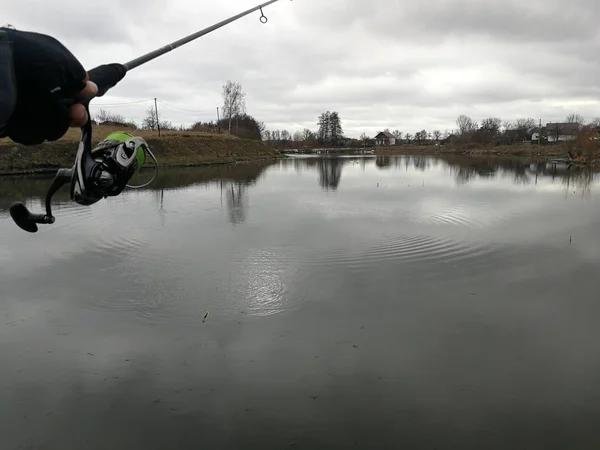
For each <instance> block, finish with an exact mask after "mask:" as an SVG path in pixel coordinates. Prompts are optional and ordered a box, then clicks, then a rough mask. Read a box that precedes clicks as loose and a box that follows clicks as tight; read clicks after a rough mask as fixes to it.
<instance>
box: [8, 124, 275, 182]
mask: <svg viewBox="0 0 600 450" xmlns="http://www.w3.org/2000/svg"><path fill="white" fill-rule="evenodd" d="M123 130H124V129H123V128H115V127H110V126H95V127H94V130H93V136H94V143H97V142H98V141H100V140H101V139H103V138H104V137H106V136H107V135H108V134H109V133H111V132H114V131H123ZM124 131H128V132H130V133H131V134H133V135H137V136H142V137H143V138H144V139H146V141H147V142H148V145H149V147H150V149H151V150H152V152H153V153H154V154H155V155H156V158H157V159H158V162H159V165H160V166H161V167H185V166H199V165H208V164H226V163H235V162H250V161H260V160H267V159H275V158H280V157H282V155H281V154H280V153H279V152H277V151H275V150H272V149H270V148H269V147H267V146H266V145H264V144H263V143H262V142H259V141H252V140H246V139H238V138H236V137H235V136H231V135H228V134H210V133H195V132H175V131H172V132H166V133H165V132H163V133H161V136H160V137H159V136H158V133H157V132H153V131H142V130H137V131H133V130H126V129H125V130H124ZM78 143H79V130H77V129H73V130H69V132H68V133H67V134H66V135H65V136H63V138H61V139H60V140H58V141H55V142H46V143H44V144H40V145H35V146H30V147H29V146H22V145H18V144H15V143H14V142H12V141H10V140H9V139H0V175H6V174H18V173H43V172H53V171H55V170H56V169H58V168H60V167H70V166H71V165H72V164H73V160H74V158H75V154H76V152H77V146H78ZM151 166H152V163H149V167H151Z"/></svg>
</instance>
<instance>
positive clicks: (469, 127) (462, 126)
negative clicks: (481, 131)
mask: <svg viewBox="0 0 600 450" xmlns="http://www.w3.org/2000/svg"><path fill="white" fill-rule="evenodd" d="M456 126H458V132H459V133H460V134H461V135H465V134H468V133H473V132H474V131H475V130H477V122H475V121H474V120H473V119H471V118H470V117H469V116H465V115H464V114H461V115H460V116H458V117H457V118H456Z"/></svg>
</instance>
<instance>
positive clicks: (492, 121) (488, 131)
mask: <svg viewBox="0 0 600 450" xmlns="http://www.w3.org/2000/svg"><path fill="white" fill-rule="evenodd" d="M501 125H502V119H500V118H499V117H488V118H486V119H483V120H482V121H481V127H480V128H479V131H480V135H481V140H482V141H483V144H487V143H489V142H491V141H492V140H493V139H494V138H495V137H496V136H497V135H498V133H499V132H500V126H501Z"/></svg>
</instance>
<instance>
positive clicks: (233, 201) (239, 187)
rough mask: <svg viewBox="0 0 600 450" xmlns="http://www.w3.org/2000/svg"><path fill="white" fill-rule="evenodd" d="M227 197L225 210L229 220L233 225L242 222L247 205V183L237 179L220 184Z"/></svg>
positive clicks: (244, 218)
mask: <svg viewBox="0 0 600 450" xmlns="http://www.w3.org/2000/svg"><path fill="white" fill-rule="evenodd" d="M221 189H223V190H224V191H225V196H226V198H227V211H228V212H229V221H230V222H231V223H233V224H235V225H237V224H240V223H243V222H244V220H246V210H247V207H248V191H247V190H248V184H246V183H244V182H239V181H233V182H229V183H227V184H226V185H224V186H223V185H221Z"/></svg>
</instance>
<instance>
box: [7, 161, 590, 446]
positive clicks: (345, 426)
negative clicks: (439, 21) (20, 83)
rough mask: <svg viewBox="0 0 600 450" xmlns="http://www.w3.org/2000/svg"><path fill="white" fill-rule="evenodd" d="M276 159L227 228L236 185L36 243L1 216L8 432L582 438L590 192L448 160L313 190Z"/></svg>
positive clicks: (202, 187)
mask: <svg viewBox="0 0 600 450" xmlns="http://www.w3.org/2000/svg"><path fill="white" fill-rule="evenodd" d="M286 164H287V163H286ZM279 165H280V164H279V163H278V164H275V165H273V166H272V167H270V168H268V169H267V170H266V172H265V176H264V177H263V178H262V179H261V180H260V181H259V182H258V183H257V184H256V185H251V186H247V187H244V189H243V191H244V195H243V196H241V197H239V198H240V204H238V205H235V207H236V208H242V209H243V210H244V214H243V215H240V216H235V217H232V215H231V214H230V211H229V208H231V207H232V206H234V205H233V204H232V203H231V202H228V201H227V197H226V193H227V191H228V188H230V187H231V185H229V184H227V183H225V188H224V189H223V191H221V187H220V184H219V183H211V184H199V185H194V186H192V187H188V188H185V189H174V190H168V189H167V190H164V191H163V193H162V194H163V195H162V198H161V195H158V194H157V193H156V192H153V191H151V190H142V191H134V192H128V193H126V194H124V195H122V196H120V197H117V198H113V199H108V200H105V201H102V202H100V203H98V204H97V205H94V206H92V207H89V208H85V209H82V208H80V207H77V206H75V207H70V208H67V207H65V208H61V209H60V210H58V209H57V222H56V223H55V224H54V225H53V226H46V227H40V231H39V233H37V234H34V235H32V234H27V233H25V232H23V231H21V230H20V229H18V228H17V227H16V226H15V225H14V224H13V223H12V222H11V221H10V218H7V217H6V216H2V217H0V233H1V234H2V241H1V243H0V263H1V265H0V286H2V295H1V297H2V302H0V318H1V319H2V320H3V321H2V322H0V325H2V326H0V356H2V358H3V361H4V364H3V365H1V366H0V380H2V383H3V384H4V386H5V387H7V389H0V402H2V404H4V405H9V407H8V408H5V409H7V411H10V413H9V414H7V417H6V418H4V419H5V420H4V421H3V423H4V424H6V425H5V426H6V430H8V431H11V430H12V432H10V433H8V434H9V435H10V436H11V437H10V438H9V439H12V441H9V442H18V443H19V444H21V443H23V441H24V440H26V438H25V437H28V436H30V435H32V434H35V433H36V432H37V437H38V438H39V440H40V442H42V441H43V437H44V436H48V434H45V433H49V434H51V435H53V436H61V435H63V436H64V435H68V436H70V438H72V439H73V441H78V442H79V441H80V442H83V441H84V440H85V439H89V435H88V434H87V433H81V436H85V437H81V438H80V437H79V436H80V435H77V436H74V435H73V434H72V433H71V434H68V433H69V432H70V430H72V429H79V430H88V429H89V428H90V427H91V425H90V424H94V425H95V426H98V428H100V429H102V435H103V439H108V437H107V436H108V435H109V434H110V433H106V434H105V433H104V430H106V429H107V428H110V431H111V432H112V434H110V437H111V438H112V439H113V440H112V441H110V442H115V441H117V440H118V437H119V436H127V437H131V436H133V435H134V434H135V436H136V439H141V438H140V436H147V435H148V434H147V433H153V432H154V430H158V429H159V428H160V426H166V427H167V429H168V430H169V431H168V432H167V434H168V437H169V438H173V437H174V436H175V437H177V436H182V435H183V434H186V433H192V434H193V430H196V429H197V428H198V427H204V428H203V429H202V430H203V431H204V433H203V435H202V436H196V438H195V439H194V442H204V441H203V440H202V439H203V438H204V437H206V436H209V438H208V439H210V438H212V439H213V441H212V442H215V440H218V439H219V438H218V437H215V428H214V426H213V424H214V423H220V424H229V426H230V427H231V436H234V435H235V436H241V435H243V434H244V433H245V431H244V430H259V429H261V426H263V427H264V426H265V423H267V427H266V428H265V429H266V430H267V433H268V434H269V433H270V434H272V433H271V431H272V430H273V423H274V422H273V420H279V421H280V422H279V425H278V426H279V427H280V428H278V430H282V429H286V430H288V431H290V434H295V433H297V434H298V435H307V434H311V433H315V431H314V428H312V427H319V429H324V428H326V429H327V430H328V432H329V430H330V429H331V428H332V427H337V428H336V429H337V433H338V434H337V436H339V437H342V438H343V437H344V436H347V434H348V430H349V429H359V430H360V431H361V432H362V430H367V431H366V432H367V433H368V432H370V433H372V435H373V434H375V433H377V435H378V436H379V435H381V434H380V432H381V424H382V423H383V422H385V421H386V420H387V421H389V422H390V423H392V419H393V423H394V424H395V423H403V421H404V422H406V420H407V418H408V420H410V419H412V420H413V422H414V421H415V420H416V419H414V417H415V416H414V415H415V414H416V415H419V416H420V417H422V420H423V422H422V427H423V428H422V429H419V430H418V431H415V432H414V436H416V435H419V436H423V435H427V433H432V430H433V431H434V432H433V433H432V434H434V435H436V436H437V435H438V434H437V432H438V430H439V428H438V426H437V425H436V424H439V423H444V424H448V425H447V426H448V427H449V428H448V429H447V430H450V431H447V435H452V433H451V431H452V430H454V428H452V425H451V424H450V422H451V421H450V422H449V421H448V420H447V418H448V417H451V416H452V417H454V416H460V419H456V420H458V421H460V420H465V421H468V422H469V423H470V424H471V426H473V427H477V426H479V427H480V428H479V430H480V431H481V430H485V432H486V433H487V432H488V430H489V429H490V427H491V426H492V425H496V426H498V422H497V420H500V419H497V417H498V414H501V415H503V417H505V418H506V419H503V420H506V421H508V422H507V424H506V425H505V428H506V429H507V430H514V429H515V426H518V425H519V417H521V416H518V414H517V415H515V411H525V412H523V413H522V414H523V415H527V416H528V417H529V416H530V417H535V420H536V422H538V423H539V422H540V421H542V422H543V423H544V424H552V423H555V420H556V418H557V417H560V418H562V419H565V417H567V418H568V419H565V420H569V423H570V424H572V425H571V426H572V427H574V428H577V425H575V424H576V423H579V421H578V420H572V418H573V417H575V415H574V414H571V413H572V412H573V411H572V410H571V409H570V408H571V407H572V408H573V409H575V408H576V407H577V408H580V409H577V412H578V414H579V416H577V417H578V418H579V417H585V416H586V412H587V411H588V410H593V408H595V407H596V406H595V403H594V397H593V396H589V392H590V391H593V389H595V386H596V381H597V373H598V361H597V358H596V355H598V348H597V347H598V343H599V342H600V339H598V336H597V333H598V327H597V324H596V320H595V317H597V311H596V310H597V309H598V307H597V301H596V299H597V297H598V295H597V293H598V289H597V283H596V282H595V278H594V274H597V272H598V268H599V264H600V247H599V244H598V240H597V239H596V235H597V230H598V229H599V226H600V200H599V199H598V198H597V196H596V195H595V192H596V189H597V185H596V184H594V185H593V186H592V187H591V192H590V195H586V196H584V197H581V196H580V195H577V194H573V195H570V194H567V195H565V191H564V189H561V188H560V186H561V185H560V181H557V182H555V184H552V182H551V180H549V179H548V178H542V177H540V179H539V180H538V184H537V185H533V184H530V185H515V184H514V183H513V177H512V176H507V177H505V178H502V177H496V178H492V179H485V180H484V179H477V178H476V179H474V180H472V181H471V182H469V183H467V184H463V185H457V183H456V180H455V177H454V176H453V174H452V173H451V172H450V171H449V170H447V169H446V168H445V166H444V165H443V164H442V163H440V164H438V166H437V167H436V166H434V165H433V164H432V165H431V166H430V168H429V169H428V170H426V171H425V172H421V171H415V170H414V168H413V167H412V165H409V167H408V169H407V168H406V167H405V166H404V164H400V165H398V166H397V167H396V166H395V164H394V162H393V161H392V166H391V167H389V168H387V169H386V170H383V171H380V170H378V169H377V168H376V167H375V164H374V161H373V160H371V161H370V162H369V163H368V164H366V165H365V167H364V171H363V168H362V167H361V166H360V164H355V163H353V162H352V161H349V162H347V163H346V164H344V165H343V166H342V167H341V178H340V184H339V187H338V189H337V190H335V191H333V190H328V191H326V190H324V188H323V187H322V185H321V182H320V178H319V176H320V174H321V172H320V171H319V167H317V166H312V167H302V170H301V171H297V170H296V169H295V168H294V167H293V166H286V168H285V169H284V170H280V169H279V168H278V167H279ZM281 165H283V164H281ZM202 170H203V169H198V172H199V173H202ZM423 181H425V185H424V186H423ZM377 183H379V187H377ZM409 185H410V186H409ZM236 189H237V187H236ZM22 191H26V185H24V187H23V189H22ZM37 210H38V207H36V208H35V211H37ZM234 219H235V221H237V220H238V219H241V221H240V222H237V223H232V220H234ZM571 236H572V238H573V241H572V243H571V244H569V237H571ZM573 286H576V289H575V288H574V287H573ZM575 291H576V293H574V292H575ZM207 311H209V312H210V315H209V317H208V319H207V321H206V323H202V318H203V316H204V314H205V313H206V312H207ZM49 380H50V382H49ZM281 399H284V401H281ZM157 400H158V401H157ZM569 402H570V403H569ZM398 404H401V405H402V407H401V408H399V407H398ZM406 405H409V406H406ZM490 405H494V406H493V407H492V406H490ZM565 405H567V406H565ZM582 405H583V406H582ZM565 408H566V410H565ZM586 408H587V409H586ZM15 411H16V412H15ZM39 411H42V412H41V413H39ZM115 411H118V412H115ZM253 411H256V413H254V412H253ZM348 411H350V413H349V412H348ZM465 411H466V412H465ZM50 413H53V416H50V415H47V414H50ZM25 415H28V416H29V419H28V420H27V421H25V420H23V417H24V416H25ZM132 417H133V418H134V419H135V420H133V422H131V423H137V422H136V420H138V419H139V420H142V421H143V423H144V427H145V428H147V430H146V431H144V429H143V428H144V427H141V426H140V428H139V430H136V433H133V432H132V431H131V426H130V425H127V426H125V425H123V424H128V423H129V422H130V421H131V420H130V419H131V418H132ZM257 417H264V418H265V419H264V422H262V423H261V420H260V419H256V418H257ZM569 418H570V419H569ZM438 419H439V420H438ZM252 420H255V421H256V423H255V422H252ZM353 420H356V422H357V423H359V422H360V426H358V425H357V423H353V422H352V421H353ZM434 421H435V423H434ZM186 423H187V424H188V425H185V424H186ZM521 423H522V422H521ZM107 424H108V425H109V426H106V425H107ZM119 424H121V425H119ZM182 424H183V425H182ZM298 424H301V425H298ZM330 424H331V427H329V426H326V425H330ZM432 424H433V425H432ZM478 424H479V425H478ZM255 425H256V426H255ZM390 426H392V425H390ZM393 426H395V425H393ZM532 426H533V425H532ZM111 427H112V428H111ZM119 427H122V430H121V428H119ZM169 427H170V428H169ZM286 427H287V428H286ZM294 427H297V428H294ZM361 427H362V428H361ZM500 428H502V427H500ZM533 428H535V426H534V427H533ZM116 429H119V430H120V431H119V433H123V435H117V434H116V433H117V432H115V431H114V430H116ZM408 429H410V430H408ZM456 429H461V430H463V431H464V429H462V428H461V427H460V426H459V425H457V428H456ZM535 429H537V428H535ZM591 429H594V430H595V428H593V427H592V426H591ZM45 430H51V431H45ZM148 430H151V431H148ZM219 430H220V428H219ZM307 430H308V431H307ZM374 430H376V431H374ZM407 430H408V431H407V433H408V434H409V435H410V431H411V430H412V427H407ZM145 433H146V434H145ZM236 433H238V434H236ZM158 434H160V433H158V431H156V436H158ZM250 434H252V433H250ZM391 434H392V433H389V432H388V434H385V433H383V435H385V436H389V435H391ZM161 435H162V434H161ZM40 436H41V437H40ZM228 436H229V435H228ZM153 437H155V436H154V435H153ZM159 437H160V436H158V438H159ZM122 439H126V438H122ZM131 439H132V442H133V440H134V438H133V437H131ZM164 439H167V438H166V437H165V438H164ZM440 440H443V439H440ZM55 442H60V445H57V446H56V447H52V443H49V444H48V445H47V447H48V448H64V440H61V438H60V437H56V441H55ZM70 442H71V441H70ZM98 442H108V440H107V441H102V439H100V440H99V441H98ZM136 442H138V441H136ZM221 443H222V441H221ZM98 445H100V444H98ZM165 445H166V446H167V447H168V445H169V444H165ZM285 445H289V442H287V443H285ZM16 446H17V445H16V444H15V447H16ZM348 446H352V442H348ZM11 447H12V446H11ZM72 447H77V448H84V447H85V446H83V445H79V446H77V445H72ZM117 447H118V446H117V445H115V446H112V448H117ZM148 447H152V446H151V445H150V446H146V448H148ZM209 447H211V448H213V446H210V445H209ZM440 447H443V445H442V446H440ZM138 448H139V447H138ZM215 448H219V445H218V443H217V445H216V447H215ZM274 448H275V446H274ZM277 448H279V447H277Z"/></svg>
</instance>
